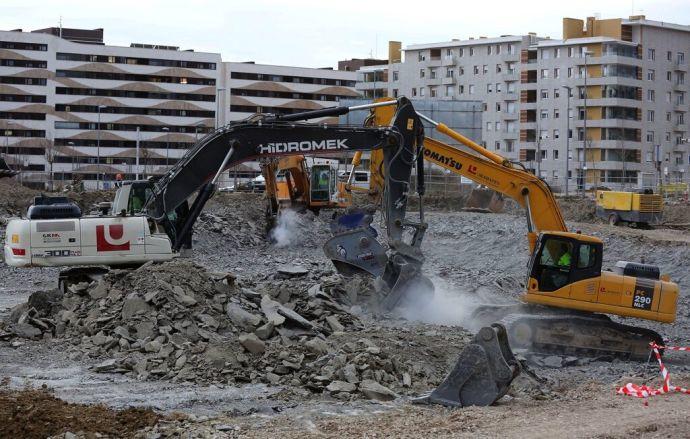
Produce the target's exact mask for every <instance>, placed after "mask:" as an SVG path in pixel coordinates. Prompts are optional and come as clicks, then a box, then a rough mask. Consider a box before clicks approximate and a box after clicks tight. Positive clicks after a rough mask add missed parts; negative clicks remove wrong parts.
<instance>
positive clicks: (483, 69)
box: [482, 64, 489, 75]
mask: <svg viewBox="0 0 690 439" xmlns="http://www.w3.org/2000/svg"><path fill="white" fill-rule="evenodd" d="M482 73H483V74H485V75H486V74H487V73H489V66H488V65H486V64H484V65H482Z"/></svg>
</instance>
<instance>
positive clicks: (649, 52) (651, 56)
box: [647, 49, 655, 61]
mask: <svg viewBox="0 0 690 439" xmlns="http://www.w3.org/2000/svg"><path fill="white" fill-rule="evenodd" d="M654 57H655V53H654V49H647V59H650V60H652V61H653V60H654Z"/></svg>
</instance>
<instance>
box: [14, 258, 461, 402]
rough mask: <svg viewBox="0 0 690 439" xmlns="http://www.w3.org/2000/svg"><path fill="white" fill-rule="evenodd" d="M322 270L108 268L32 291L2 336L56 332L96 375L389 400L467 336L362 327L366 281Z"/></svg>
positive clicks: (428, 380)
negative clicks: (250, 275)
mask: <svg viewBox="0 0 690 439" xmlns="http://www.w3.org/2000/svg"><path fill="white" fill-rule="evenodd" d="M329 273H330V268H329V269H328V270H327V271H322V270H320V269H318V268H317V267H300V266H295V265H290V266H284V267H282V268H278V270H277V273H275V274H272V275H270V276H266V277H264V278H258V279H251V280H246V281H237V280H235V278H234V277H233V276H232V275H229V274H227V273H211V272H207V271H205V270H204V269H203V268H201V267H200V266H197V265H195V264H193V263H191V262H189V261H186V260H176V261H173V262H169V263H164V264H158V265H148V266H144V267H142V268H140V269H137V270H113V271H111V272H110V273H108V274H107V275H105V276H104V277H103V278H102V279H101V280H100V281H97V282H92V283H91V284H87V283H85V282H82V283H79V284H75V285H72V286H70V288H69V289H68V291H67V293H66V294H64V295H61V294H60V293H59V292H56V291H51V292H37V293H34V294H33V295H32V296H31V297H30V299H29V301H28V302H27V303H26V304H23V305H20V306H18V307H16V308H15V309H14V310H13V312H12V314H11V315H10V322H9V323H8V324H7V328H6V332H5V335H4V337H5V338H7V337H8V334H14V335H15V336H19V337H24V338H34V339H40V338H53V337H55V338H57V339H58V340H56V342H60V341H64V342H65V347H66V349H69V350H70V351H71V355H72V356H75V358H76V357H80V358H91V359H92V361H94V362H96V363H97V364H96V365H95V366H93V369H94V370H95V371H96V372H106V373H122V374H126V375H129V376H132V377H135V378H137V379H154V380H161V379H162V380H172V381H191V382H194V383H199V384H212V383H223V384H235V383H250V382H252V383H258V382H263V383H270V384H284V385H290V386H295V387H301V388H304V389H307V390H309V391H311V392H316V393H321V392H329V393H331V394H334V395H337V396H339V397H341V398H343V399H350V398H355V397H361V396H367V397H370V398H378V399H392V398H394V397H395V395H396V393H398V392H405V391H406V389H413V388H415V389H417V390H428V388H429V387H430V386H433V385H436V384H438V383H439V382H440V381H441V379H442V378H443V377H444V375H445V373H446V372H447V368H448V364H449V362H450V361H454V358H452V357H453V356H454V355H455V354H457V352H459V350H460V349H461V348H462V347H463V346H464V345H465V344H466V343H467V341H468V340H469V334H468V333H466V332H465V331H462V330H458V329H457V328H454V329H453V331H452V333H453V335H452V336H449V335H448V333H447V332H445V331H441V332H438V333H431V334H426V335H423V336H421V338H420V336H419V335H418V334H415V333H414V332H410V331H405V330H402V329H401V328H389V327H375V329H372V328H371V326H369V325H367V324H366V323H365V322H364V321H363V320H362V319H361V318H360V317H359V316H358V315H361V308H360V307H359V306H358V305H354V303H355V302H360V301H362V300H366V296H367V295H368V294H369V293H370V291H371V288H372V287H371V283H370V280H369V279H360V278H353V279H350V280H346V279H344V278H342V277H341V276H339V275H333V274H329ZM360 296H363V298H362V297H360ZM365 327H366V328H367V331H364V328H365ZM403 332H407V334H406V335H405V336H401V333H403ZM0 335H2V334H1V333H0ZM9 336H10V337H11V335H9ZM439 345H443V346H445V348H444V350H443V351H442V354H439V353H435V352H436V350H437V348H438V346H439ZM425 357H431V358H437V359H438V361H437V363H435V365H434V366H432V365H430V363H429V361H421V359H423V358H425ZM449 358H452V359H449ZM372 395H373V396H372Z"/></svg>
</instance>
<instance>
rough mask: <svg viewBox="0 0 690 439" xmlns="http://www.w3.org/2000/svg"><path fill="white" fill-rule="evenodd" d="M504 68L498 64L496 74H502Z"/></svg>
mask: <svg viewBox="0 0 690 439" xmlns="http://www.w3.org/2000/svg"><path fill="white" fill-rule="evenodd" d="M502 70H503V67H502V66H501V65H500V64H496V73H501V71H502Z"/></svg>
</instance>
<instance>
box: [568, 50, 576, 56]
mask: <svg viewBox="0 0 690 439" xmlns="http://www.w3.org/2000/svg"><path fill="white" fill-rule="evenodd" d="M573 56H575V48H574V47H568V58H572V57H573Z"/></svg>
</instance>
